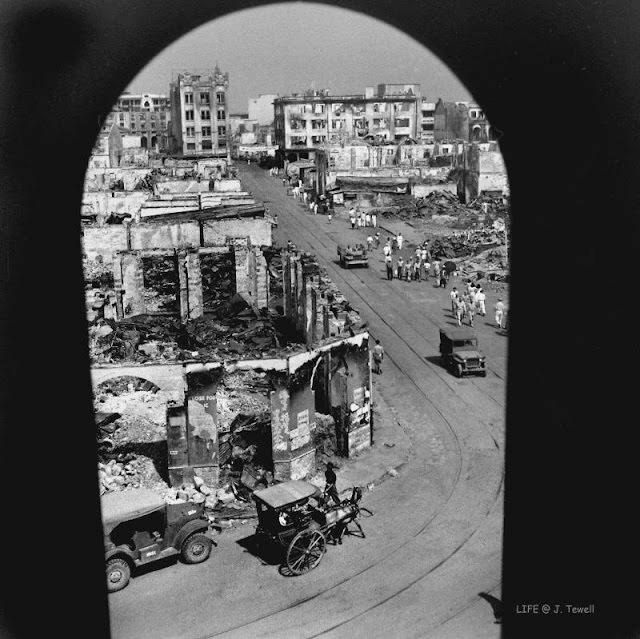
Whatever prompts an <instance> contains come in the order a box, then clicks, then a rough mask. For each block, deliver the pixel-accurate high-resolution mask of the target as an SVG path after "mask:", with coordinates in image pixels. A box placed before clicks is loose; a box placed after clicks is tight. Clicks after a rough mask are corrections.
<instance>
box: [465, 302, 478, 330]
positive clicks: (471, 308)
mask: <svg viewBox="0 0 640 639" xmlns="http://www.w3.org/2000/svg"><path fill="white" fill-rule="evenodd" d="M465 311H466V315H467V319H468V320H469V326H471V327H472V328H473V316H474V315H475V312H476V304H475V302H473V301H471V300H470V301H469V303H468V304H467V305H466V309H465Z"/></svg>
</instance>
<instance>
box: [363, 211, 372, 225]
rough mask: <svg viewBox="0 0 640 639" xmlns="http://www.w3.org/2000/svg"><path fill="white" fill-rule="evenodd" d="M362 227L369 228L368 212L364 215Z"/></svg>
mask: <svg viewBox="0 0 640 639" xmlns="http://www.w3.org/2000/svg"><path fill="white" fill-rule="evenodd" d="M364 225H365V226H366V227H367V228H368V227H370V226H371V213H369V211H367V212H366V213H365V214H364Z"/></svg>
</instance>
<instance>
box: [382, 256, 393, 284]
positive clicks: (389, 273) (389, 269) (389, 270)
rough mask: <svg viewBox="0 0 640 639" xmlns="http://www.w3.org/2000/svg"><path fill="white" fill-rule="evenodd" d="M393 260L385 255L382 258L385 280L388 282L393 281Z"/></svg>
mask: <svg viewBox="0 0 640 639" xmlns="http://www.w3.org/2000/svg"><path fill="white" fill-rule="evenodd" d="M392 262H393V260H392V258H391V255H385V256H384V264H385V266H386V267H387V279H388V280H392V279H393V263H392Z"/></svg>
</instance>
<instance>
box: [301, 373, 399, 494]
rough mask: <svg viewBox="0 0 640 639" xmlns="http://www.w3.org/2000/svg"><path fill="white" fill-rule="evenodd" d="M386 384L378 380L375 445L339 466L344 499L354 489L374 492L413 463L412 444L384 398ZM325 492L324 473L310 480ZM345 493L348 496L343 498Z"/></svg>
mask: <svg viewBox="0 0 640 639" xmlns="http://www.w3.org/2000/svg"><path fill="white" fill-rule="evenodd" d="M383 381H384V375H383V377H382V378H380V377H378V376H374V379H373V392H372V393H371V396H372V417H373V444H372V446H371V448H367V449H365V450H363V451H362V452H361V453H360V454H358V455H355V456H354V457H350V458H348V459H347V458H345V459H343V460H341V461H340V462H339V468H337V469H336V475H337V477H338V481H337V488H338V492H339V493H341V495H340V496H341V497H348V496H349V495H348V494H347V493H349V491H350V489H351V487H352V486H361V487H362V488H364V489H365V490H366V489H367V487H368V488H369V489H372V488H373V487H374V486H376V485H379V484H380V483H382V482H383V481H385V480H387V479H389V478H391V477H394V476H395V475H396V474H397V471H398V469H400V468H401V467H402V466H403V465H404V464H406V463H407V462H408V461H409V457H410V454H411V442H410V441H409V438H408V436H407V434H406V433H405V431H404V429H403V428H402V426H401V424H400V423H399V422H398V419H397V417H396V414H395V411H394V409H393V408H392V407H391V406H389V404H388V403H387V402H386V400H385V399H384V397H383V396H382V394H381V393H380V386H381V385H382V382H383ZM310 481H311V482H312V483H314V484H316V485H318V486H320V487H321V488H324V484H325V480H324V469H322V470H321V471H320V472H318V473H317V474H316V475H315V476H314V477H312V478H311V480H310ZM342 493H344V494H342Z"/></svg>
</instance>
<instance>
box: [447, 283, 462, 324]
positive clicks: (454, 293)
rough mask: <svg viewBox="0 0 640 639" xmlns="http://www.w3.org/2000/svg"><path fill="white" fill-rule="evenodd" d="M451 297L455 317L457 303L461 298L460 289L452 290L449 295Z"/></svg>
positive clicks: (454, 288)
mask: <svg viewBox="0 0 640 639" xmlns="http://www.w3.org/2000/svg"><path fill="white" fill-rule="evenodd" d="M449 296H450V297H451V313H452V315H453V316H454V317H455V316H456V301H457V300H458V297H460V296H459V295H458V289H457V288H456V287H455V286H454V287H453V288H452V289H451V293H449Z"/></svg>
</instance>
